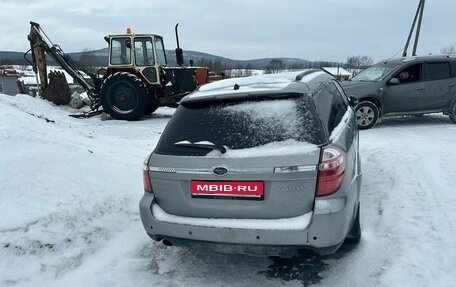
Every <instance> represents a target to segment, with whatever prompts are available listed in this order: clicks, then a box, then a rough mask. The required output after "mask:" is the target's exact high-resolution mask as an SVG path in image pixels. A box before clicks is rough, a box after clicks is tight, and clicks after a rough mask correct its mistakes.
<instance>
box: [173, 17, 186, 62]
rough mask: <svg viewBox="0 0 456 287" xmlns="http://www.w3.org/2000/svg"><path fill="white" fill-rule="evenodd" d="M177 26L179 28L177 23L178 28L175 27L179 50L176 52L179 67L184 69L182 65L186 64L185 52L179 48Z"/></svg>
mask: <svg viewBox="0 0 456 287" xmlns="http://www.w3.org/2000/svg"><path fill="white" fill-rule="evenodd" d="M177 26H179V23H177V24H176V27H174V31H175V33H176V42H177V48H176V50H174V51H175V53H176V62H177V64H178V65H179V67H182V65H183V64H184V51H182V49H181V48H180V46H179V34H178V33H177Z"/></svg>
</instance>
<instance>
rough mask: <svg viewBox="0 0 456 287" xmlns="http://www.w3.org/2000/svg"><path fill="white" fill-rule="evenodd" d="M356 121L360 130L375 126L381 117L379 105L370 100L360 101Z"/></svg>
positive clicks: (356, 111)
mask: <svg viewBox="0 0 456 287" xmlns="http://www.w3.org/2000/svg"><path fill="white" fill-rule="evenodd" d="M355 113H356V122H357V124H358V128H359V129H360V130H366V129H370V128H371V127H373V126H374V125H375V124H376V123H377V121H378V118H379V115H380V113H379V110H378V107H377V106H376V105H375V104H374V103H372V102H369V101H366V102H361V103H359V104H358V105H357V106H356V108H355Z"/></svg>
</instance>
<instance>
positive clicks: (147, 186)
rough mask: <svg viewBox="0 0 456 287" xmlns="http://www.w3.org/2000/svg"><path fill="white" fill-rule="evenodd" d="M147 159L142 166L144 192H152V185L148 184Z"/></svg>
mask: <svg viewBox="0 0 456 287" xmlns="http://www.w3.org/2000/svg"><path fill="white" fill-rule="evenodd" d="M149 157H150V156H149ZM149 157H147V158H146V160H145V161H144V165H143V184H144V191H147V192H152V183H151V182H150V176H149V166H148V164H149Z"/></svg>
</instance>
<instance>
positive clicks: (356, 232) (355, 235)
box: [345, 204, 361, 244]
mask: <svg viewBox="0 0 456 287" xmlns="http://www.w3.org/2000/svg"><path fill="white" fill-rule="evenodd" d="M360 205H361V204H358V210H357V212H356V218H355V222H353V226H352V229H351V230H350V232H349V233H348V235H347V238H345V243H347V244H358V243H359V242H360V241H361V224H360V222H359V217H360V213H359V206H360Z"/></svg>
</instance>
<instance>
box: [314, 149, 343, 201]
mask: <svg viewBox="0 0 456 287" xmlns="http://www.w3.org/2000/svg"><path fill="white" fill-rule="evenodd" d="M344 171H345V152H344V151H343V150H342V149H341V148H339V147H336V146H328V147H324V148H322V151H321V157H320V163H319V164H318V177H317V192H316V196H326V195H330V194H333V193H335V192H336V191H337V190H338V189H339V187H340V185H341V184H342V181H343V179H344Z"/></svg>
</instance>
